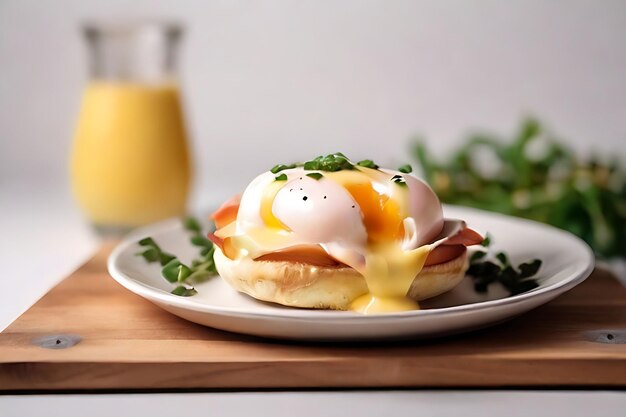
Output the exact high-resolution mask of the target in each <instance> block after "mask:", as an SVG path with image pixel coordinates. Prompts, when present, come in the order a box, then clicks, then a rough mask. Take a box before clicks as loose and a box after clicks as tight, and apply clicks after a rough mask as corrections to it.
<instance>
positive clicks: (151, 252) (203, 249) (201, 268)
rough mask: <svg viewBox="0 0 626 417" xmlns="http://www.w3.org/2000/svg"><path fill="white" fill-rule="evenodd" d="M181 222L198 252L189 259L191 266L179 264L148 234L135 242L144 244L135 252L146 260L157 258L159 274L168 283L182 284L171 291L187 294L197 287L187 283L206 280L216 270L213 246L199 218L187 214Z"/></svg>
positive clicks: (177, 293)
mask: <svg viewBox="0 0 626 417" xmlns="http://www.w3.org/2000/svg"><path fill="white" fill-rule="evenodd" d="M183 226H184V228H185V230H187V231H189V232H191V233H192V236H191V238H190V242H191V244H192V245H194V246H197V247H199V248H200V255H199V257H198V258H196V259H194V260H193V261H192V262H191V266H188V265H185V264H183V263H182V262H181V261H180V260H179V259H178V258H177V257H176V256H174V255H172V254H169V253H167V252H164V251H163V250H161V248H160V247H159V245H158V244H157V243H156V242H155V241H154V239H152V238H150V237H147V238H145V239H142V240H140V241H139V242H138V243H139V245H140V246H143V247H147V249H146V250H145V251H143V252H139V253H137V254H136V255H137V256H142V257H143V258H144V259H145V260H146V262H148V263H153V262H159V263H160V264H161V265H162V266H163V268H162V269H161V275H163V278H165V279H166V280H167V281H168V282H170V283H172V284H174V283H179V284H184V285H179V286H178V287H176V288H175V289H174V290H173V291H172V294H174V295H180V296H183V297H189V296H192V295H194V294H196V293H197V291H196V290H195V289H194V288H193V287H190V286H189V285H188V283H189V282H194V283H200V282H203V281H206V280H207V279H209V278H211V277H212V276H214V275H216V274H217V269H216V268H215V262H214V261H213V253H214V252H215V246H214V245H213V242H211V241H210V240H209V239H207V238H206V237H205V236H204V234H203V232H202V226H201V225H200V222H198V220H197V219H195V218H193V217H187V218H185V219H184V220H183Z"/></svg>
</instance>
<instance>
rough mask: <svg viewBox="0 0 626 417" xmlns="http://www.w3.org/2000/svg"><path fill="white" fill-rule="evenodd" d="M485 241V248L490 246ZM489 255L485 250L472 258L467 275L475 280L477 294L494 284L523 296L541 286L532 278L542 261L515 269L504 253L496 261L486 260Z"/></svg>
mask: <svg viewBox="0 0 626 417" xmlns="http://www.w3.org/2000/svg"><path fill="white" fill-rule="evenodd" d="M487 238H488V237H487ZM487 238H485V241H487ZM485 241H483V246H485V247H487V246H489V244H490V242H489V241H487V242H486V244H485ZM487 255H488V254H487V252H485V251H484V250H479V251H477V252H474V253H473V254H472V255H471V256H470V267H469V269H468V270H467V274H468V275H470V276H471V277H472V279H473V280H474V289H475V290H476V292H487V289H488V287H489V285H491V284H493V283H494V282H499V283H500V284H502V285H503V286H504V288H506V289H507V290H508V291H509V292H510V293H511V295H516V294H521V293H523V292H526V291H530V290H532V289H534V288H537V287H538V286H539V284H538V283H537V280H536V279H532V277H533V276H535V275H536V274H537V272H539V268H540V267H541V260H539V259H534V260H532V261H530V262H524V263H521V264H519V265H518V267H517V268H514V267H513V266H512V265H511V264H510V262H509V257H508V255H507V254H506V253H504V252H498V253H497V254H496V256H495V260H494V261H491V260H484V259H485V258H486V257H487Z"/></svg>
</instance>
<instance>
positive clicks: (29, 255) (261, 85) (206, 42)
mask: <svg viewBox="0 0 626 417" xmlns="http://www.w3.org/2000/svg"><path fill="white" fill-rule="evenodd" d="M105 17H108V18H111V17H122V18H126V19H133V18H145V17H152V18H174V19H177V20H179V21H182V22H185V24H186V26H187V29H188V30H187V36H186V39H185V41H184V44H183V45H184V48H183V51H182V59H181V69H182V70H181V79H182V83H183V89H184V94H185V104H186V110H187V118H188V123H189V127H190V131H191V133H192V140H193V147H194V149H195V150H196V153H195V159H196V171H197V179H196V188H195V194H194V199H193V206H192V207H193V208H194V209H195V210H204V209H206V207H207V206H209V205H210V204H214V203H216V202H218V201H219V200H220V199H222V198H224V197H225V196H227V195H228V194H231V193H234V192H236V191H237V190H238V188H241V187H242V186H244V185H245V184H246V183H247V181H248V180H249V179H250V178H251V177H252V176H254V175H255V174H257V173H258V172H260V171H263V170H265V169H267V168H268V167H271V166H272V165H274V164H275V163H277V162H288V161H292V160H302V159H305V158H309V157H312V156H316V155H317V154H320V153H328V152H332V151H337V150H340V151H343V152H345V153H347V154H349V155H352V156H353V157H354V158H355V159H356V158H366V157H367V158H375V159H376V160H377V161H379V162H382V163H393V164H395V163H397V162H406V161H407V159H408V154H407V146H408V143H409V138H410V137H412V136H413V135H415V134H421V135H424V136H425V137H426V138H428V140H429V142H428V143H429V145H430V146H431V147H432V148H433V149H435V150H436V151H437V152H438V153H442V152H444V151H445V150H446V149H450V148H451V147H452V146H453V145H454V143H456V142H457V141H458V140H459V139H460V138H461V137H462V135H463V134H464V132H467V131H468V130H471V129H474V128H485V129H488V130H491V131H495V132H499V133H501V134H503V135H506V134H511V133H512V132H513V131H514V130H515V127H516V125H517V123H518V122H519V120H520V119H521V118H522V117H523V116H524V115H528V114H534V115H537V116H538V117H540V118H541V119H542V120H543V121H544V122H545V123H546V124H547V125H548V126H549V127H550V128H551V129H552V130H553V131H555V132H557V133H558V134H560V135H561V136H563V137H564V138H565V139H566V140H567V141H568V143H569V144H570V145H571V146H572V147H574V148H575V149H577V150H578V151H579V152H586V151H589V150H590V149H592V148H593V149H598V150H600V151H602V152H605V153H611V154H615V155H621V156H622V157H623V156H624V153H625V147H624V145H623V143H624V139H626V75H625V74H626V1H592V0H590V1H544V0H536V1H469V0H466V1H451V0H449V1H366V0H355V1H328V0H326V1H324V0H320V1H308V0H307V1H262V2H261V1H256V2H252V1H200V0H198V1H183V0H178V1H170V2H167V3H165V2H157V1H150V0H138V1H133V2H129V1H118V0H115V1H95V0H91V1H88V0H57V1H54V2H51V1H50V2H42V1H31V0H20V1H17V0H0V233H2V237H0V265H2V274H0V288H3V290H2V291H0V330H1V329H3V328H4V327H5V326H6V325H8V324H9V323H10V322H11V321H12V320H13V319H14V318H15V317H17V316H18V315H19V314H20V312H22V311H23V310H25V309H26V308H27V307H28V306H29V305H30V304H31V303H33V302H34V301H35V300H36V299H37V298H38V297H39V296H41V295H42V294H44V293H45V292H46V291H47V289H48V288H49V287H50V286H51V285H53V284H54V282H55V281H56V280H58V279H60V278H61V277H63V276H64V275H66V274H67V273H69V272H70V271H71V270H72V269H73V268H75V267H76V266H77V265H78V264H79V263H80V262H81V261H82V260H84V259H85V257H87V256H89V254H90V252H91V251H92V250H93V249H94V248H95V247H96V246H97V240H96V239H95V238H94V237H93V236H92V235H91V234H90V233H89V230H88V229H87V228H86V227H85V224H84V222H83V220H82V219H81V217H80V214H79V212H78V210H77V209H76V207H75V206H74V204H73V202H72V199H71V197H70V194H69V192H68V187H67V184H68V181H67V178H66V166H67V156H68V148H69V146H70V143H71V138H72V132H73V126H74V123H75V117H76V114H77V111H78V107H79V103H80V95H81V91H82V88H83V86H84V83H85V81H86V79H85V76H86V61H85V45H84V43H83V41H82V39H81V36H80V31H79V22H81V21H83V20H84V19H93V18H105ZM183 396H184V398H181V397H183ZM625 401H626V395H625V394H623V393H621V394H618V393H615V394H614V393H603V392H586V393H561V392H551V393H533V392H510V391H509V392H507V391H500V392H492V393H489V392H478V391H469V392H463V393H454V392H447V391H438V392H436V393H429V392H422V393H410V392H404V393H372V392H362V393H351V394H345V393H335V394H331V393H285V394H268V393H261V394H239V393H222V394H167V395H155V396H139V397H137V396H123V397H120V396H93V395H92V396H80V397H76V396H73V397H68V396H43V397H24V396H21V397H0V416H4V415H24V416H26V415H41V413H42V412H43V411H42V410H46V413H48V414H50V413H52V412H56V411H59V410H62V411H63V415H83V414H84V412H85V410H87V409H89V407H96V408H97V410H95V411H94V412H96V411H97V412H100V413H101V414H99V415H110V414H112V413H113V412H114V411H113V410H114V409H115V408H117V407H120V406H121V407H126V408H127V410H130V409H131V408H132V407H135V409H134V411H135V414H145V412H144V411H146V410H148V409H150V411H149V412H150V413H152V415H165V413H167V410H172V409H176V410H179V409H181V404H188V405H189V407H188V408H187V410H186V411H187V413H188V414H189V413H190V412H191V411H194V410H195V411H196V412H203V413H204V411H203V410H215V409H216V407H217V409H218V410H220V414H224V415H234V414H236V413H237V411H239V412H240V413H241V412H244V413H246V412H247V414H250V410H252V409H255V410H264V409H271V408H268V407H269V406H271V405H272V404H273V405H274V406H277V407H279V408H281V407H282V408H281V409H282V410H283V414H277V415H287V414H286V412H289V413H290V415H291V414H293V413H292V410H297V411H298V412H300V410H304V409H308V410H309V415H314V414H315V415H320V414H321V415H332V414H333V413H334V414H339V413H338V411H340V410H341V408H344V409H345V408H348V409H350V410H353V411H355V410H356V411H358V412H357V414H359V415H367V414H370V415H385V414H390V413H393V414H394V415H414V414H415V412H416V411H422V410H423V411H424V413H425V414H429V415H461V413H463V414H465V415H484V410H485V409H490V410H493V411H494V412H496V413H498V414H504V413H507V414H509V415H511V416H513V415H530V414H532V415H538V414H539V413H540V412H541V411H543V412H545V413H551V414H554V415H565V414H567V415H571V416H574V415H590V414H591V413H592V412H594V413H599V414H606V415H619V413H620V411H621V410H623V409H624V406H625ZM96 404H97V405H96ZM303 404H304V408H303ZM307 404H308V405H307ZM316 405H317V406H319V407H322V408H321V409H317V410H316V407H315V406H316ZM172 407H174V408H172ZM194 407H195V408H194ZM307 407H308V408H307ZM285 410H287V411H285ZM496 410H500V411H496ZM207 412H208V411H207ZM344 414H345V412H343V413H341V415H344ZM51 415H52V414H51ZM189 415H191V414H189Z"/></svg>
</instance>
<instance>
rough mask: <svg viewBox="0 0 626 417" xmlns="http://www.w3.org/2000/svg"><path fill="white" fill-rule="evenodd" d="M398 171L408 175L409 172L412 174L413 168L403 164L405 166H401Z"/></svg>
mask: <svg viewBox="0 0 626 417" xmlns="http://www.w3.org/2000/svg"><path fill="white" fill-rule="evenodd" d="M398 171H400V172H402V173H404V174H410V173H411V172H413V167H412V166H411V165H409V164H405V165H402V166H401V167H400V168H398Z"/></svg>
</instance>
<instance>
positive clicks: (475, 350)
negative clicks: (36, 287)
mask: <svg viewBox="0 0 626 417" xmlns="http://www.w3.org/2000/svg"><path fill="white" fill-rule="evenodd" d="M109 250H110V247H108V246H104V247H103V248H102V249H101V250H100V251H99V253H98V254H97V255H96V256H95V257H94V258H93V259H91V260H90V261H89V262H87V263H86V264H85V265H83V266H82V267H81V268H80V269H78V270H77V271H76V272H75V273H73V274H72V275H71V276H70V277H68V278H67V279H65V280H64V281H63V282H61V283H60V284H59V285H58V286H57V287H55V288H54V289H53V290H51V291H50V292H49V293H48V294H47V295H46V296H44V297H43V298H42V299H41V300H39V301H38V302H37V303H36V304H35V305H34V306H33V307H32V308H30V309H29V310H28V311H27V312H26V313H24V314H23V315H22V316H21V317H20V318H19V319H17V320H16V321H15V322H14V323H13V324H12V325H11V326H9V327H8V328H7V329H6V330H5V331H4V332H2V333H1V334H0V390H3V391H20V390H101V389H103V390H104V389H106V390H153V389H156V390H162V389H256V388H331V387H332V388H352V387H354V388H358V387H576V386H580V387H582V386H584V387H624V386H626V344H620V343H617V342H619V341H620V338H621V337H622V336H620V331H621V332H624V331H626V289H625V288H624V287H622V286H621V285H620V284H619V283H618V282H617V281H616V280H615V279H614V278H613V277H611V276H610V275H608V274H606V273H603V272H600V271H596V272H594V274H593V275H592V276H591V277H590V278H589V279H587V281H586V282H585V283H583V284H582V285H580V286H578V287H577V288H575V289H574V290H572V291H570V292H568V293H566V294H565V295H563V296H561V297H559V298H558V299H556V300H554V301H553V302H551V303H549V304H547V305H545V306H543V307H540V308H538V309H536V310H534V311H532V312H530V313H528V314H525V315H524V316H522V317H519V318H517V319H515V320H512V321H509V322H507V323H504V324H501V325H499V326H497V327H494V328H491V329H487V330H483V331H480V332H475V333H472V334H468V335H462V336H455V337H452V338H447V339H440V340H434V341H410V342H397V343H390V344H371V343H370V344H352V345H350V344H317V345H316V344H301V343H288V342H278V341H270V340H263V339H259V338H253V337H247V336H242V335H237V334H233V333H227V332H223V331H219V330H214V329H210V328H206V327H202V326H199V325H196V324H193V323H190V322H187V321H184V320H182V319H180V318H178V317H176V316H174V315H171V314H169V313H167V312H165V311H163V310H161V309H159V308H157V307H155V306H154V305H152V304H151V303H149V302H148V301H145V300H144V299H142V298H140V297H138V296H136V295H134V294H132V293H130V292H129V291H126V290H125V289H124V288H122V287H121V286H120V285H118V284H117V283H116V282H115V281H113V279H111V278H110V277H109V276H108V274H107V272H106V269H105V261H106V257H107V255H108V253H109ZM589 331H599V333H598V337H599V339H601V340H604V341H607V342H609V343H598V342H595V341H592V340H589V339H590V337H589V336H586V334H587V332H589ZM609 334H610V336H607V335H609ZM57 335H77V336H80V338H81V341H80V342H79V343H77V344H76V345H74V346H72V347H68V348H65V349H46V348H42V347H40V346H38V345H37V344H36V343H35V342H34V341H36V340H37V339H39V338H41V337H45V336H51V340H53V341H54V340H55V338H56V337H57ZM594 337H595V336H593V337H591V339H593V338H594Z"/></svg>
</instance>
